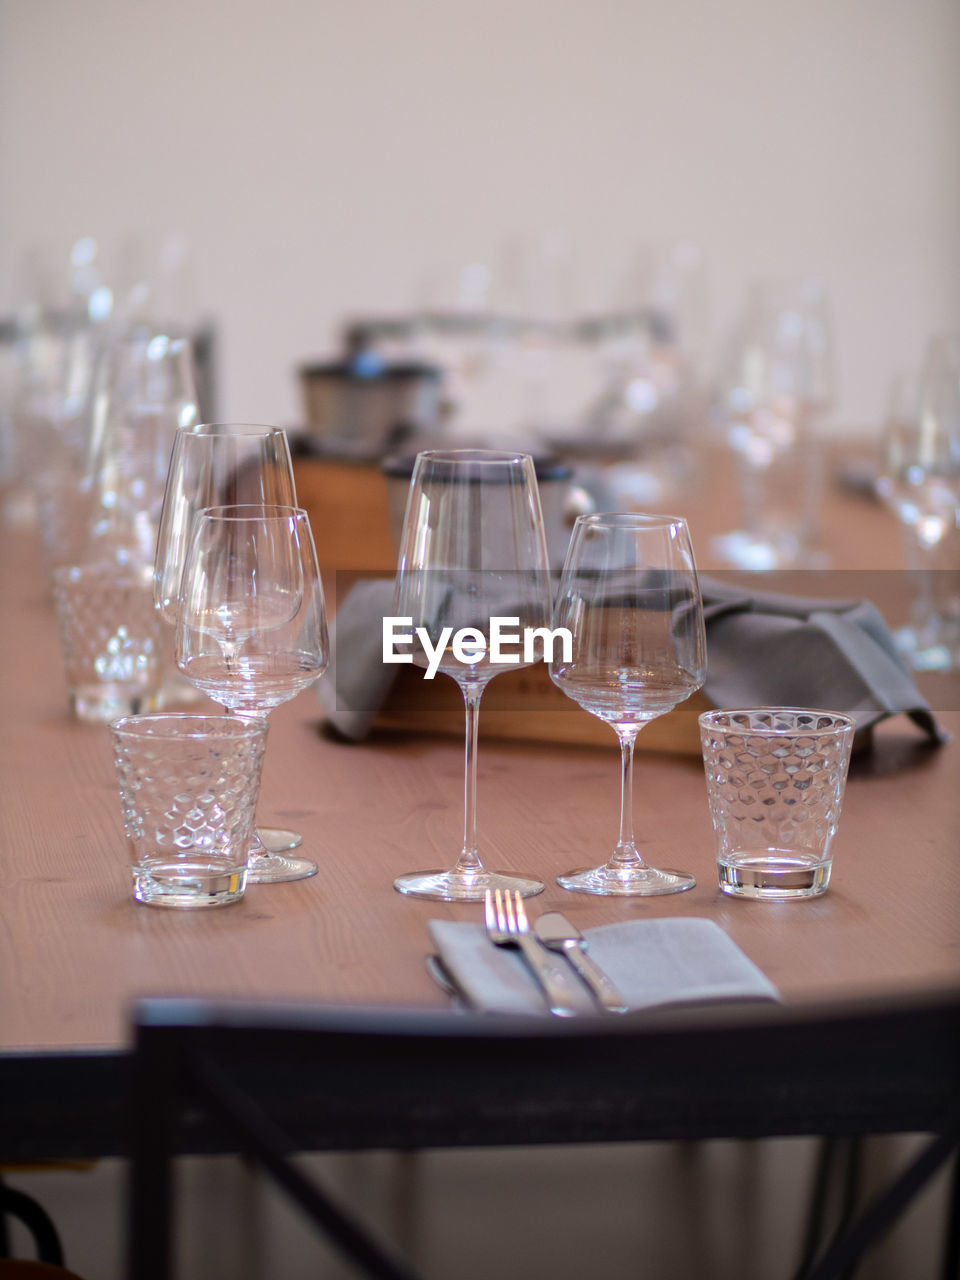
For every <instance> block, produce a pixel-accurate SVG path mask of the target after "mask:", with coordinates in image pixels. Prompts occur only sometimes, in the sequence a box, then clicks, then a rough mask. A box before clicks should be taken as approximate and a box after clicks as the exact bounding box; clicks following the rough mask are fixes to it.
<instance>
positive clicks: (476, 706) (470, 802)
mask: <svg viewBox="0 0 960 1280" xmlns="http://www.w3.org/2000/svg"><path fill="white" fill-rule="evenodd" d="M482 694H483V689H482V688H476V687H471V686H469V685H467V686H465V687H464V690H463V702H464V708H465V711H466V733H465V744H464V762H463V851H462V852H461V854H460V857H459V859H458V861H457V865H456V868H455V870H456V872H457V874H460V875H473V874H475V873H476V872H478V871H481V870H482V869H483V868H482V866H481V863H480V855H479V854H478V853H477V729H478V727H479V724H480V698H481V695H482Z"/></svg>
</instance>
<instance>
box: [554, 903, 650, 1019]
mask: <svg viewBox="0 0 960 1280" xmlns="http://www.w3.org/2000/svg"><path fill="white" fill-rule="evenodd" d="M533 928H534V932H535V933H536V935H537V937H538V938H539V939H540V941H541V942H542V943H543V945H544V946H545V947H549V948H550V950H551V951H562V952H563V954H564V955H565V956H566V957H567V959H568V960H569V961H570V963H571V964H572V965H573V967H574V969H576V971H577V973H579V975H580V977H581V978H582V979H583V980H584V982H585V983H586V984H587V986H588V987H589V988H590V990H591V991H592V992H593V994H594V995H595V996H596V998H597V999H598V1000H599V1001H600V1004H601V1005H602V1006H603V1008H604V1009H606V1011H607V1012H608V1013H627V1012H628V1008H627V1003H626V1001H625V1000H624V998H623V996H622V995H621V994H620V992H619V991H618V990H617V988H616V987H615V986H614V985H613V983H612V982H611V981H610V979H609V978H608V977H607V975H606V974H605V973H604V972H603V970H602V969H601V968H600V966H599V965H598V964H597V962H596V961H595V960H594V959H593V957H592V956H591V955H590V954H589V952H588V951H587V940H586V938H584V936H583V934H582V933H581V932H580V930H579V929H578V928H577V927H576V925H574V924H571V922H570V921H569V920H568V919H567V917H566V916H565V915H564V914H563V912H561V911H547V912H545V913H544V914H543V915H542V916H537V918H536V920H535V921H534V922H533Z"/></svg>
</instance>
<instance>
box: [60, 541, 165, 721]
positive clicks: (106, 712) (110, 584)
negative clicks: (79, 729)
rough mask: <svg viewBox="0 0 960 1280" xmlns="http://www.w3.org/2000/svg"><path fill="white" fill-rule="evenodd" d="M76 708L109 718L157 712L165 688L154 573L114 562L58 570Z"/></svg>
mask: <svg viewBox="0 0 960 1280" xmlns="http://www.w3.org/2000/svg"><path fill="white" fill-rule="evenodd" d="M53 597H54V600H55V602H56V606H57V618H58V621H59V623H60V642H61V647H62V649H63V663H64V672H65V674H66V679H67V689H68V692H69V696H70V709H71V711H72V712H73V714H74V715H75V716H76V717H77V719H79V720H94V721H100V722H109V721H111V720H116V719H117V717H118V716H124V715H130V714H131V713H136V712H138V711H150V710H152V709H153V708H154V707H155V706H156V698H157V692H158V689H159V687H160V681H161V670H160V654H159V649H160V619H159V617H158V615H157V611H156V609H155V607H154V603H153V592H152V588H151V582H150V579H149V578H145V577H144V576H143V574H142V573H138V571H137V570H136V569H133V568H130V567H127V566H124V565H120V564H114V563H112V562H111V563H103V564H86V565H71V566H65V567H63V568H59V569H55V570H54V572H53Z"/></svg>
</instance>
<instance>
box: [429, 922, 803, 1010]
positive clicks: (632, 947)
mask: <svg viewBox="0 0 960 1280" xmlns="http://www.w3.org/2000/svg"><path fill="white" fill-rule="evenodd" d="M429 929H430V936H431V939H432V940H433V944H434V946H435V948H436V952H437V956H438V957H439V961H440V965H441V966H442V971H443V973H444V974H445V975H446V977H447V979H448V981H449V982H450V983H451V984H452V985H453V986H454V987H455V988H456V990H457V991H458V992H459V993H460V996H461V998H462V1000H463V1001H464V1003H466V1004H467V1005H468V1006H469V1007H470V1008H472V1009H474V1010H479V1011H483V1012H488V1013H500V1014H504V1013H506V1014H509V1013H516V1014H543V1015H544V1016H549V1015H548V1012H547V1007H546V1004H545V1003H544V1000H543V995H542V993H541V992H540V989H539V988H538V987H537V985H536V983H535V982H534V980H533V977H532V975H531V974H530V972H529V970H528V968H527V966H526V965H525V964H524V962H523V959H522V957H521V956H519V955H518V954H517V953H516V952H514V951H506V950H503V949H501V948H498V947H494V946H493V945H492V944H491V943H490V942H489V941H488V939H487V936H486V932H485V930H484V928H483V925H482V924H473V923H470V922H462V921H453V920H431V921H430V923H429ZM584 937H585V938H586V940H587V942H588V944H589V947H590V954H591V955H592V956H593V958H594V959H595V960H596V962H597V964H598V965H599V966H600V968H601V969H602V970H603V971H604V973H606V974H607V975H608V976H609V978H610V979H611V981H612V982H614V983H615V984H616V986H617V988H618V989H619V991H620V992H621V993H622V995H623V998H624V1001H625V1003H626V1005H627V1006H628V1008H629V1009H630V1010H631V1011H640V1010H643V1009H656V1008H665V1007H667V1006H677V1005H694V1004H704V1003H714V1002H716V1003H720V1002H740V1001H751V1000H774V1001H779V1000H780V993H779V992H778V991H777V988H776V987H775V986H774V985H773V983H772V982H771V981H770V979H769V978H767V977H766V975H765V974H764V973H762V972H761V970H760V969H758V968H757V966H756V965H755V964H754V963H753V961H752V960H750V959H749V958H748V957H747V956H746V955H744V953H743V952H742V951H741V950H740V948H739V947H738V946H737V944H736V943H735V942H734V941H733V939H732V938H729V937H728V936H727V935H726V934H725V933H724V931H723V930H722V929H721V928H720V926H719V925H718V924H715V923H714V921H712V920H706V919H703V918H700V917H696V916H692V917H691V916H684V917H680V918H677V919H666V920H663V919H660V920H624V921H620V922H618V923H616V924H606V925H600V926H598V927H597V928H594V929H586V930H584ZM571 976H572V977H573V978H574V980H575V981H576V982H578V983H579V979H577V978H576V976H575V975H571ZM575 999H576V1011H577V1013H579V1014H588V1015H596V1016H600V1015H599V1011H598V1006H597V1003H596V1001H595V1000H594V998H593V996H592V995H591V994H590V992H589V991H588V990H587V987H586V986H585V985H583V984H582V983H580V985H579V987H578V988H577V989H576V991H575Z"/></svg>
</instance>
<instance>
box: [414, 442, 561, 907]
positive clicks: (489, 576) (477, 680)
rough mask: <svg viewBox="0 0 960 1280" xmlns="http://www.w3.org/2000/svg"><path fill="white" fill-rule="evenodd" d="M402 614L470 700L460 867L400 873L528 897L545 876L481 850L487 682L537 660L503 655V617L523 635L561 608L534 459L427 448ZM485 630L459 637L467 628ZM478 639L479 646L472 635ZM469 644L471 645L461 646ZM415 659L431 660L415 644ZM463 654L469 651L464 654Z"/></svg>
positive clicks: (516, 652)
mask: <svg viewBox="0 0 960 1280" xmlns="http://www.w3.org/2000/svg"><path fill="white" fill-rule="evenodd" d="M394 611H395V613H396V615H397V617H400V618H409V619H410V620H411V622H410V625H409V627H408V628H407V627H406V626H405V630H409V632H410V634H411V635H415V634H416V629H417V628H421V629H422V631H421V634H423V635H425V636H426V637H427V639H428V641H429V644H430V646H431V648H432V649H434V650H436V649H437V648H438V647H439V649H440V650H441V651H442V652H441V655H440V658H439V667H438V670H439V671H441V672H444V673H445V674H446V675H449V676H451V677H452V678H453V679H454V680H456V682H457V684H458V685H459V686H460V689H461V692H462V693H463V699H464V704H465V707H466V750H465V761H464V821H463V848H462V850H461V853H460V857H459V858H458V859H457V862H456V865H455V866H454V867H453V868H452V869H451V870H449V871H422V872H412V873H410V874H408V875H402V876H400V877H399V878H398V879H397V880H395V881H394V888H396V889H397V890H399V892H400V893H405V894H411V895H413V896H416V897H420V898H440V899H444V900H447V901H459V902H474V901H477V900H480V899H482V898H483V896H484V892H485V890H487V889H515V890H519V892H520V893H522V894H524V895H525V896H529V895H531V894H535V893H540V892H541V890H542V889H543V884H542V882H541V881H539V880H535V879H533V878H531V877H529V876H519V875H506V874H502V873H499V872H492V871H487V870H486V869H485V867H484V866H483V864H482V862H481V860H480V855H479V853H478V852H477V809H476V804H477V799H476V797H477V724H478V718H479V714H480V699H481V697H482V695H483V691H484V689H485V688H486V685H487V683H488V681H490V680H491V679H492V678H493V677H494V676H495V675H496V674H497V673H498V672H500V671H505V670H507V669H508V667H510V666H514V667H516V666H523V665H526V664H527V663H529V662H532V661H533V660H534V658H533V656H532V650H528V656H526V657H525V656H524V652H523V649H522V646H511V645H508V644H506V643H504V646H503V656H506V657H509V659H510V660H509V661H508V662H504V663H502V664H501V663H498V662H497V661H495V660H494V659H495V657H496V655H495V654H494V653H493V652H492V651H491V646H490V643H489V642H490V639H491V635H490V620H491V618H505V619H509V620H510V622H509V626H508V627H507V628H506V629H505V639H506V633H509V634H511V635H513V634H516V635H521V636H522V635H523V634H524V631H525V629H527V628H537V627H545V626H547V625H548V623H549V616H550V582H549V573H548V568H547V547H546V538H545V536H544V529H543V516H542V513H541V510H540V495H539V492H538V489H537V480H536V474H535V472H534V466H533V459H532V458H531V457H530V456H529V455H527V454H517V453H501V452H497V451H494V450H483V449H452V450H430V451H427V452H425V453H421V454H419V455H418V457H417V461H416V464H415V466H414V470H413V476H412V478H411V482H410V494H409V497H408V500H407V510H406V515H405V518H404V524H403V532H402V535H401V541H400V560H399V568H398V571H397V586H396V595H395V601H394ZM464 628H471V629H473V631H474V634H473V635H469V634H468V635H466V636H463V637H462V643H460V644H459V645H458V644H457V643H455V640H456V637H457V633H459V632H461V630H462V629H464ZM471 641H472V642H475V643H473V645H472V647H471V645H470V642H471ZM458 648H459V654H458V651H457V650H458ZM412 653H413V660H414V661H415V662H416V663H418V664H419V665H421V666H424V667H427V668H428V671H429V666H428V657H427V655H426V652H425V647H424V646H423V645H422V644H420V643H415V644H414V645H413V648H412ZM461 655H462V656H461Z"/></svg>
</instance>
